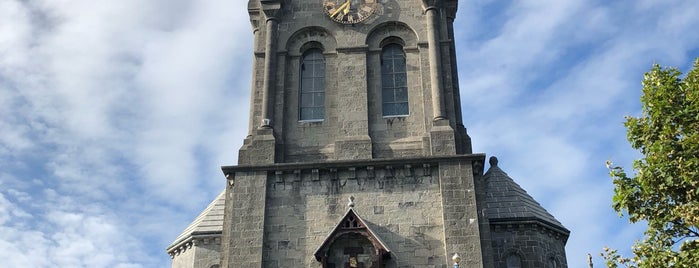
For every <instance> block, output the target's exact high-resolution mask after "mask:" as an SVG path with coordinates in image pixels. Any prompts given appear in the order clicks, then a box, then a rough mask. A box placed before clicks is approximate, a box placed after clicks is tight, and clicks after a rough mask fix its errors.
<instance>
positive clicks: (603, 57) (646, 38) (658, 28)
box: [0, 0, 699, 268]
mask: <svg viewBox="0 0 699 268" xmlns="http://www.w3.org/2000/svg"><path fill="white" fill-rule="evenodd" d="M246 2H247V1H242V0H234V1H231V0H227V1H223V0H207V1H190V0H150V1H142V0H103V1H92V0H52V1H51V0H0V248H2V250H0V260H3V266H5V267H117V268H136V267H169V266H170V257H169V256H168V255H167V253H166V252H165V248H166V247H167V246H168V245H169V244H170V243H171V242H172V240H173V239H174V238H175V237H176V236H177V235H178V234H179V233H180V231H182V230H183V229H184V227H186V226H187V225H188V224H189V222H190V221H191V220H192V219H194V217H196V215H197V214H198V213H199V212H200V211H201V210H202V209H203V208H204V207H205V206H206V205H207V204H208V203H209V202H210V201H211V200H212V199H213V198H214V197H216V195H217V194H218V193H219V192H220V191H221V189H222V188H223V187H224V184H225V178H224V177H223V175H222V173H221V170H220V166H222V165H233V164H235V163H236V162H237V150H238V149H239V148H240V146H241V144H242V140H243V138H244V137H245V135H246V133H247V120H248V107H249V91H250V78H251V74H250V72H251V62H252V48H251V47H252V31H251V27H250V23H249V21H248V16H247V12H246ZM696 14H699V2H696V1H695V0H686V1H682V0H619V1H604V0H589V1H573V0H569V1H563V0H558V1H541V0H518V1H504V0H502V1H501V0H492V1H488V0H468V1H467V0H462V1H460V3H459V11H458V14H457V19H456V27H455V28H456V33H455V35H456V38H455V41H456V46H457V54H458V66H459V81H460V88H461V98H462V109H463V114H464V124H465V125H466V127H467V128H468V132H469V134H470V135H471V138H472V140H473V148H474V152H482V153H486V154H487V155H488V156H493V155H494V156H497V157H498V158H499V160H500V163H499V166H500V167H501V168H502V169H503V170H505V171H506V172H507V173H508V174H509V175H510V176H511V177H512V178H514V179H515V181H517V182H518V183H519V184H520V185H521V186H522V187H523V188H524V189H526V190H527V191H528V192H529V193H530V194H531V195H532V196H533V197H534V198H535V199H537V200H538V201H539V202H540V203H541V204H542V205H543V207H545V208H546V209H547V210H548V211H549V212H551V214H553V215H554V216H556V217H557V218H558V219H559V220H560V221H561V222H562V223H563V224H564V225H565V226H566V227H567V228H568V229H570V230H571V236H570V239H569V240H568V244H567V247H566V250H567V258H568V264H569V266H570V267H573V268H576V267H586V254H587V253H592V254H593V256H594V261H595V264H596V265H597V266H596V267H602V266H603V262H602V260H601V259H600V258H599V257H598V253H599V252H601V251H602V247H604V246H610V247H614V248H619V249H621V250H622V252H628V248H630V246H631V244H632V243H633V241H634V240H635V239H639V238H640V237H641V234H642V231H643V229H644V226H642V225H640V224H637V225H630V224H628V221H627V219H625V218H619V217H618V216H617V214H616V212H614V211H613V210H612V208H611V206H610V203H611V196H612V193H613V187H612V184H611V180H610V178H609V176H608V175H607V173H608V171H607V170H606V168H605V165H604V163H605V161H606V160H608V159H609V160H612V161H613V162H614V163H616V164H618V165H621V166H626V167H629V166H630V164H631V162H632V161H633V159H635V158H638V157H639V156H640V155H639V154H638V153H637V152H635V151H634V150H632V149H631V148H630V147H629V145H628V143H627V141H626V138H625V137H626V136H625V135H626V133H625V129H624V127H623V117H624V116H625V115H635V116H637V115H640V103H639V97H640V90H641V79H642V77H643V73H644V72H646V71H648V70H649V69H650V68H651V66H652V64H654V63H657V64H660V65H663V66H673V67H677V68H679V69H680V70H682V71H683V72H686V71H687V70H688V69H689V68H690V67H691V64H692V61H693V59H694V58H696V57H699V34H696V28H697V27H698V26H699V16H697V15H696ZM486 168H487V166H486Z"/></svg>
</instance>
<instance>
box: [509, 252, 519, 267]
mask: <svg viewBox="0 0 699 268" xmlns="http://www.w3.org/2000/svg"><path fill="white" fill-rule="evenodd" d="M505 262H506V263H507V268H522V260H521V259H520V258H519V256H517V255H516V254H510V255H509V256H507V259H505Z"/></svg>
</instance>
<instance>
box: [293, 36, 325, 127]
mask: <svg viewBox="0 0 699 268" xmlns="http://www.w3.org/2000/svg"><path fill="white" fill-rule="evenodd" d="M323 118H325V58H324V57H323V52H322V51H321V50H320V49H318V48H311V49H309V50H306V52H305V53H303V60H302V61H301V90H300V94H299V120H323Z"/></svg>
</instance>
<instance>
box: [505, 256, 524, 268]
mask: <svg viewBox="0 0 699 268" xmlns="http://www.w3.org/2000/svg"><path fill="white" fill-rule="evenodd" d="M510 257H516V258H517V261H518V262H519V265H517V266H510V260H509V259H510ZM522 259H523V258H522V256H520V255H519V254H517V253H514V252H512V253H510V254H507V255H505V258H504V259H503V260H504V261H505V267H507V268H522V263H523V261H522Z"/></svg>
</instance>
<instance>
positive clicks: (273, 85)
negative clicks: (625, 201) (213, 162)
mask: <svg viewBox="0 0 699 268" xmlns="http://www.w3.org/2000/svg"><path fill="white" fill-rule="evenodd" d="M462 1H463V0H462ZM457 6H458V0H293V1H292V0H250V1H249V2H248V12H249V14H250V21H251V23H252V28H253V33H254V38H255V42H254V50H255V51H254V52H253V53H254V55H255V57H254V64H253V79H252V81H253V82H252V93H251V105H250V120H249V122H250V123H249V132H248V136H247V137H246V138H245V141H244V145H243V147H242V148H241V149H240V151H239V156H238V165H237V166H224V167H223V168H222V169H223V173H224V175H225V177H226V179H227V183H226V189H225V191H224V192H223V193H221V195H219V196H218V197H217V198H216V199H215V200H214V201H213V202H212V203H211V204H210V205H209V206H208V207H207V208H206V209H205V210H204V211H203V212H202V213H201V215H199V216H198V217H197V218H196V219H195V220H194V222H192V224H191V225H190V226H188V227H187V228H186V229H185V231H184V232H183V233H182V234H181V235H180V236H179V237H177V238H176V239H175V241H174V242H173V244H172V245H171V246H170V247H169V248H168V253H169V254H170V255H171V256H172V258H173V262H172V267H176V268H184V267H188V268H189V267H193V268H214V267H246V268H247V267H318V268H320V267H323V268H344V267H366V268H369V267H452V265H454V260H453V259H452V257H453V256H454V255H455V254H458V255H459V256H460V263H459V265H460V267H469V268H471V267H498V268H500V267H503V268H509V267H531V268H534V267H567V263H566V257H565V248H564V247H565V243H566V241H567V239H568V235H569V231H568V230H567V229H566V228H565V227H563V226H562V224H561V223H560V222H558V221H557V220H556V219H555V218H554V217H553V216H551V215H550V214H549V213H548V212H547V211H546V210H545V209H543V208H542V207H541V206H540V205H539V204H538V203H537V202H536V201H535V200H534V199H533V198H532V197H531V196H529V195H528V194H527V193H526V192H525V191H524V190H523V189H522V188H520V187H519V185H517V184H516V183H515V182H514V181H513V180H512V179H511V178H510V177H509V176H507V174H506V173H505V172H504V171H502V170H501V169H500V168H499V167H498V163H497V159H495V158H493V157H491V158H490V161H489V162H490V168H489V170H488V171H487V172H485V173H484V172H483V169H484V162H485V155H484V154H474V153H473V152H472V150H471V139H470V138H469V136H468V134H467V132H466V128H465V127H464V125H463V121H462V114H461V103H460V97H459V90H460V88H459V82H458V76H457V67H456V54H455V44H454V19H455V16H456V10H457ZM463 85H464V86H468V84H467V83H466V84H463Z"/></svg>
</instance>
